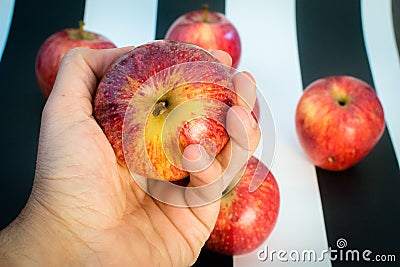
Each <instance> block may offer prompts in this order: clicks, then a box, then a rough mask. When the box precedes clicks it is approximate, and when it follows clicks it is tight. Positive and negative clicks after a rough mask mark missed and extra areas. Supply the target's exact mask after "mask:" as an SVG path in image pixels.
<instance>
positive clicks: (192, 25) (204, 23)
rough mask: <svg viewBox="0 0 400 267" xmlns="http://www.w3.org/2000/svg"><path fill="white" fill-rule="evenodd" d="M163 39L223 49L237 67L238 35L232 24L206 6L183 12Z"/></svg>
mask: <svg viewBox="0 0 400 267" xmlns="http://www.w3.org/2000/svg"><path fill="white" fill-rule="evenodd" d="M165 39H169V40H177V41H183V42H187V43H191V44H195V45H198V46H200V47H202V48H204V49H206V50H224V51H225V52H227V53H228V54H229V55H230V56H231V57H232V67H233V68H237V67H238V65H239V61H240V55H241V49H242V48H241V42H240V36H239V33H238V31H237V30H236V28H235V27H234V26H233V24H232V23H231V22H230V21H229V20H228V19H227V18H226V17H225V15H224V14H222V13H219V12H213V11H209V10H208V8H207V7H205V8H204V9H203V10H196V11H192V12H188V13H185V14H183V15H181V16H180V17H178V18H177V19H176V20H175V21H174V22H173V23H172V24H171V26H170V27H169V29H168V31H167V33H166V35H165Z"/></svg>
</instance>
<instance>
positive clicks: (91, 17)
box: [84, 0, 157, 47]
mask: <svg viewBox="0 0 400 267" xmlns="http://www.w3.org/2000/svg"><path fill="white" fill-rule="evenodd" d="M156 19H157V0H146V1H140V0H121V1H111V2H110V1H108V0H86V6H85V15H84V21H85V29H86V30H91V31H94V32H98V33H100V34H103V35H105V36H106V37H108V38H109V39H110V40H111V41H112V42H114V43H115V44H116V45H117V46H118V47H123V46H128V45H135V46H138V45H140V44H143V43H147V42H150V41H152V40H154V37H155V29H156Z"/></svg>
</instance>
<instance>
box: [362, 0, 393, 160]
mask: <svg viewBox="0 0 400 267" xmlns="http://www.w3.org/2000/svg"><path fill="white" fill-rule="evenodd" d="M391 2H392V1H391V0H381V1H375V0H363V1H361V15H362V23H363V31H364V39H365V46H366V49H367V54H368V60H369V63H370V66H371V73H372V77H373V79H374V84H375V89H376V91H377V94H378V96H379V99H380V100H381V103H382V105H383V109H384V112H385V120H386V126H387V128H388V131H389V134H390V137H391V140H392V143H393V147H394V150H395V152H396V156H397V161H398V163H399V165H400V63H399V62H400V61H399V54H398V50H397V45H396V39H395V35H394V28H393V20H392V12H391V11H392V9H391Z"/></svg>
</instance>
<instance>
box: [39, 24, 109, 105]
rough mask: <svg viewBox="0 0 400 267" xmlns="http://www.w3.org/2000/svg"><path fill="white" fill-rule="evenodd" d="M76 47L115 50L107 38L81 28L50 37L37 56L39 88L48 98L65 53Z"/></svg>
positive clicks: (70, 29)
mask: <svg viewBox="0 0 400 267" xmlns="http://www.w3.org/2000/svg"><path fill="white" fill-rule="evenodd" d="M74 47H87V48H92V49H104V48H115V47H116V46H115V45H114V44H113V43H112V42H111V41H110V40H109V39H107V38H106V37H105V36H103V35H100V34H97V33H93V32H89V31H85V30H83V23H82V22H81V23H80V27H79V28H68V29H63V30H60V31H58V32H56V33H54V34H52V35H50V36H49V37H48V38H47V39H46V40H45V41H44V43H43V44H42V45H41V46H40V48H39V51H38V53H37V56H36V62H35V72H36V78H37V81H38V83H39V87H40V89H41V91H42V93H43V94H44V96H45V97H46V98H47V97H48V96H49V95H50V92H51V90H52V89H53V85H54V82H55V80H56V76H57V73H58V69H59V67H60V64H61V60H62V58H63V56H64V55H65V53H67V52H68V51H69V50H70V49H72V48H74Z"/></svg>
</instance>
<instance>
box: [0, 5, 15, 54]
mask: <svg viewBox="0 0 400 267" xmlns="http://www.w3.org/2000/svg"><path fill="white" fill-rule="evenodd" d="M14 3H15V0H1V1H0V61H1V58H2V56H3V52H4V48H5V47H6V43H7V38H8V32H9V30H10V26H11V19H12V16H13V13H14Z"/></svg>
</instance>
